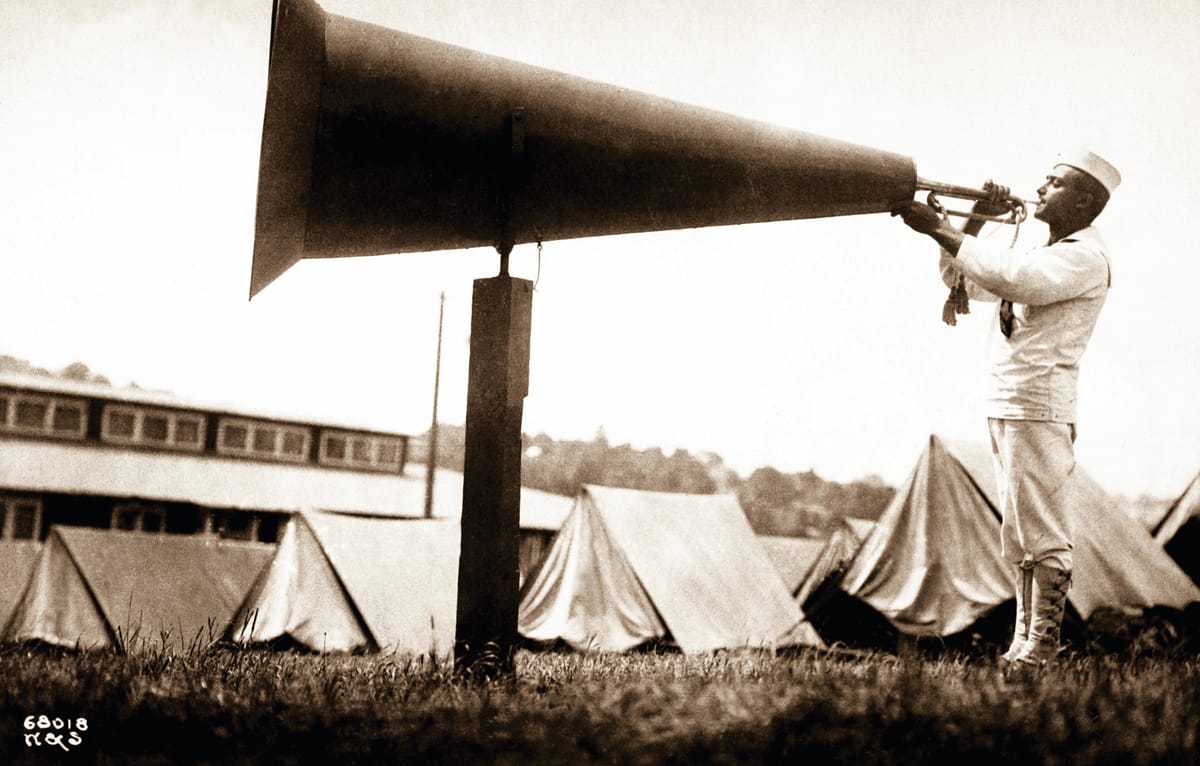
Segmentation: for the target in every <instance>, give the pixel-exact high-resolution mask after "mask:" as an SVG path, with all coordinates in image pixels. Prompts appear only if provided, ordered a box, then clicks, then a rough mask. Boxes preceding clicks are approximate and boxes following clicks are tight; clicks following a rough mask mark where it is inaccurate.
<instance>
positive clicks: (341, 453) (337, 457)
mask: <svg viewBox="0 0 1200 766" xmlns="http://www.w3.org/2000/svg"><path fill="white" fill-rule="evenodd" d="M321 458H322V460H323V461H328V462H333V463H340V462H342V461H343V460H345V459H346V440H345V439H343V438H342V437H340V436H334V435H333V434H326V435H325V443H324V445H323V449H322V450H321Z"/></svg>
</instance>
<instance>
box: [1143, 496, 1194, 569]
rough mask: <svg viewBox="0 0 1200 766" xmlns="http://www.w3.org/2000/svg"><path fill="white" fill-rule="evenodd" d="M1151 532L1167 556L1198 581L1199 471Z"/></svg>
mask: <svg viewBox="0 0 1200 766" xmlns="http://www.w3.org/2000/svg"><path fill="white" fill-rule="evenodd" d="M1150 531H1151V533H1152V534H1153V535H1154V540H1155V542H1157V543H1158V544H1159V545H1161V546H1162V547H1163V549H1164V550H1165V551H1166V552H1167V555H1169V556H1170V557H1171V558H1173V559H1174V560H1175V563H1177V564H1178V565H1179V566H1180V568H1182V569H1183V571H1184V572H1186V573H1187V575H1188V576H1189V577H1191V578H1192V581H1193V582H1195V583H1198V584H1200V474H1197V476H1196V478H1194V479H1192V482H1191V484H1189V485H1188V486H1187V489H1185V490H1184V491H1183V494H1182V495H1180V496H1179V497H1178V498H1177V499H1176V500H1175V502H1174V503H1171V505H1170V507H1169V508H1167V510H1166V512H1165V513H1163V516H1162V518H1161V519H1159V520H1158V521H1157V522H1156V523H1155V524H1154V525H1153V526H1152V527H1151V529H1150Z"/></svg>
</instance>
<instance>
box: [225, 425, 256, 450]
mask: <svg viewBox="0 0 1200 766" xmlns="http://www.w3.org/2000/svg"><path fill="white" fill-rule="evenodd" d="M249 432H250V429H248V428H246V426H242V425H235V424H233V423H222V424H221V447H222V451H226V452H245V451H246V436H247V434H249Z"/></svg>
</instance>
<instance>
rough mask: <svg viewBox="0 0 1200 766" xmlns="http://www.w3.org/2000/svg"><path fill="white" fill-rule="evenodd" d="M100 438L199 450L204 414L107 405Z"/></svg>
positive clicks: (126, 442)
mask: <svg viewBox="0 0 1200 766" xmlns="http://www.w3.org/2000/svg"><path fill="white" fill-rule="evenodd" d="M101 423H102V424H103V427H102V428H101V433H100V438H101V439H104V440H105V441H111V442H120V443H122V444H145V445H150V446H154V447H177V448H179V449H186V450H190V451H193V452H195V451H199V450H200V448H201V447H203V446H204V445H203V443H202V441H201V434H202V433H203V431H204V417H203V416H201V415H193V414H189V413H183V412H170V411H167V410H149V409H143V408H141V407H126V406H122V405H108V406H106V407H105V408H104V419H103V420H102V421H101Z"/></svg>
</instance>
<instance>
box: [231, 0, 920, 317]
mask: <svg viewBox="0 0 1200 766" xmlns="http://www.w3.org/2000/svg"><path fill="white" fill-rule="evenodd" d="M272 12H273V16H272V23H271V51H270V63H269V74H268V83H267V101H266V115H265V119H264V124H263V138H262V155H261V161H260V167H259V182H258V209H257V220H256V225H255V239H254V263H253V270H252V274H251V280H250V294H251V296H253V295H255V294H256V293H258V292H259V291H260V290H262V289H263V288H264V287H266V286H267V285H268V284H269V283H270V282H271V281H273V280H274V279H275V278H276V277H278V276H279V275H281V274H282V273H283V272H284V271H286V270H287V269H288V268H289V267H291V266H292V265H293V264H294V263H296V262H297V261H299V260H300V259H301V258H327V257H339V256H360V255H380V254H386V253H402V252H425V251H433V250H447V249H460V248H469V247H477V246H497V247H499V248H502V249H503V248H505V247H508V246H511V245H512V244H521V243H527V242H540V241H550V240H557V239H570V238H575V237H590V236H597V235H606V234H623V233H633V232H646V231H661V230H666V229H681V228H693V227H700V226H717V225H726V224H737V223H751V222H761V221H777V220H788V219H799V218H816V217H822V216H838V215H849V214H856V213H876V212H883V211H886V210H887V209H888V208H889V207H890V206H891V204H892V203H894V202H896V201H899V200H904V199H911V198H912V196H913V194H914V192H915V190H916V183H917V176H916V169H915V167H914V164H913V161H912V160H911V159H909V158H907V157H904V156H901V155H898V154H893V153H890V152H885V151H880V150H877V149H871V148H868V147H863V146H858V145H855V144H851V143H847V142H843V141H838V140H833V139H829V138H824V137H820V136H814V135H811V134H808V133H802V132H798V131H794V130H786V129H783V128H780V127H776V126H773V125H768V124H764V123H761V122H755V121H752V120H747V119H743V118H738V117H733V116H731V115H728V114H724V113H721V112H716V111H712V110H708V109H702V108H699V107H695V106H689V105H686V104H682V103H679V102H675V101H670V100H667V99H663V98H659V97H655V96H650V95H646V94H643V93H637V92H634V91H630V90H626V89H623V88H618V87H614V86H611V85H605V84H602V83H598V82H594V81H591V80H586V79H584V78H581V77H575V76H571V75H567V74H563V73H559V72H554V71H550V70H547V69H542V68H538V67H534V66H529V65H526V64H521V63H517V62H515V61H510V60H507V59H503V58H498V57H495V56H489V55H484V54H481V53H478V52H476V51H471V50H468V49H465V48H461V47H457V46H453V45H448V44H445V43H441V42H436V41H433V40H429V39H427V38H422V37H417V36H414V35H410V34H405V33H403V32H398V31H395V30H391V29H387V28H384V27H380V26H375V25H372V24H367V23H364V22H360V21H356V20H353V19H348V18H343V17H340V16H335V15H330V14H326V13H325V12H324V11H323V10H321V8H319V7H318V6H317V5H316V4H315V3H313V2H312V1H311V0H275V2H274V7H273V11H272Z"/></svg>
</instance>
